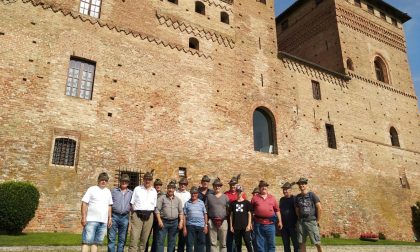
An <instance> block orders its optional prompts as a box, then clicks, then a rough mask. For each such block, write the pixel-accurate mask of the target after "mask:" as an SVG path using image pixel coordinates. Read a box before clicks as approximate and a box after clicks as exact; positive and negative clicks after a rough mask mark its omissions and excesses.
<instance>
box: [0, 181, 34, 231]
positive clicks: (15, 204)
mask: <svg viewBox="0 0 420 252" xmlns="http://www.w3.org/2000/svg"><path fill="white" fill-rule="evenodd" d="M38 204H39V191H38V189H37V188H36V187H35V186H34V185H32V184H31V183H27V182H15V181H8V182H4V183H1V184H0V232H2V233H9V234H19V233H21V232H22V230H23V229H24V228H25V227H26V225H28V223H29V221H30V220H31V219H32V218H33V217H34V216H35V211H36V209H37V208H38Z"/></svg>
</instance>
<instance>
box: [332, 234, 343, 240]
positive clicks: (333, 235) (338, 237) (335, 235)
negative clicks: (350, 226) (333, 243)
mask: <svg viewBox="0 0 420 252" xmlns="http://www.w3.org/2000/svg"><path fill="white" fill-rule="evenodd" d="M331 236H332V238H334V239H340V237H341V235H340V233H331Z"/></svg>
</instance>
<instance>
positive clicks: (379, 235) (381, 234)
mask: <svg viewBox="0 0 420 252" xmlns="http://www.w3.org/2000/svg"><path fill="white" fill-rule="evenodd" d="M378 238H379V240H386V236H385V234H384V233H382V232H379V234H378Z"/></svg>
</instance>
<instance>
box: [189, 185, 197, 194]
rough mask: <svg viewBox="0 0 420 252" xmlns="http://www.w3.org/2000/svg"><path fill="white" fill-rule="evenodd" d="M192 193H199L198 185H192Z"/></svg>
mask: <svg viewBox="0 0 420 252" xmlns="http://www.w3.org/2000/svg"><path fill="white" fill-rule="evenodd" d="M190 193H191V194H193V193H198V188H197V187H196V186H193V187H191V189H190Z"/></svg>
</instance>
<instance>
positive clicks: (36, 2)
mask: <svg viewBox="0 0 420 252" xmlns="http://www.w3.org/2000/svg"><path fill="white" fill-rule="evenodd" d="M3 1H4V0H3ZM22 2H23V3H30V4H32V5H33V6H35V7H37V6H40V7H41V8H43V9H44V10H51V11H53V12H55V13H61V14H62V15H64V16H70V17H72V18H73V19H75V20H77V19H79V20H81V21H83V22H87V23H90V24H92V25H99V27H101V28H107V29H109V30H111V31H116V32H118V33H122V34H124V35H131V36H133V37H135V38H139V39H141V40H145V41H148V42H150V43H154V44H156V45H158V46H163V47H169V48H171V49H174V50H177V51H179V52H184V53H188V54H191V55H197V56H198V57H203V58H205V59H211V60H213V58H212V57H211V56H210V55H207V54H205V53H203V52H201V51H198V50H195V49H191V48H186V47H184V46H182V45H179V44H175V43H171V42H167V41H163V40H161V39H159V38H156V37H153V36H151V35H148V34H145V33H142V32H138V31H135V30H132V29H130V28H126V27H122V26H118V25H114V24H112V23H111V22H106V21H103V20H101V19H98V18H94V17H90V16H87V15H83V14H81V13H79V12H76V11H72V10H69V9H66V8H63V7H61V6H57V5H54V4H51V3H48V2H47V1H45V0H22Z"/></svg>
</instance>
